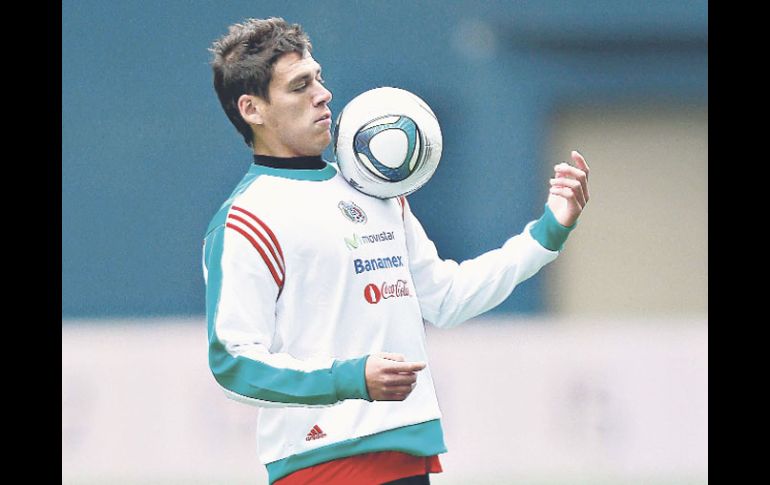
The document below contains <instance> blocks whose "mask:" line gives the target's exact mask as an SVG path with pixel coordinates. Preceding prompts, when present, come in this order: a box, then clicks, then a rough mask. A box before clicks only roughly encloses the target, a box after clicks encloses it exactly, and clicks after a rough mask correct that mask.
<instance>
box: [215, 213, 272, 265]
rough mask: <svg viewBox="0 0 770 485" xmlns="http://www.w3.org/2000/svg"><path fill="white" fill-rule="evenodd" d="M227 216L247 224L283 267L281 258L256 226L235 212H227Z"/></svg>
mask: <svg viewBox="0 0 770 485" xmlns="http://www.w3.org/2000/svg"><path fill="white" fill-rule="evenodd" d="M227 217H228V218H230V219H235V220H236V221H240V222H242V223H243V224H245V225H246V226H247V227H248V228H249V229H251V230H252V231H254V234H256V235H257V237H259V239H261V240H262V242H263V243H265V246H267V249H268V250H269V251H270V254H272V255H273V259H275V261H276V262H277V263H280V265H281V266H282V267H284V264H283V258H279V257H278V255H277V254H275V250H274V249H273V245H272V244H270V243H269V242H267V239H265V236H263V235H262V232H261V231H259V230H257V228H256V227H254V226H253V225H251V223H250V222H249V221H247V220H246V219H244V218H243V217H241V216H238V215H236V214H228V216H227Z"/></svg>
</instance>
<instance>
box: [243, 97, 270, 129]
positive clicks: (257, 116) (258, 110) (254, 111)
mask: <svg viewBox="0 0 770 485" xmlns="http://www.w3.org/2000/svg"><path fill="white" fill-rule="evenodd" d="M263 103H264V102H263V101H262V100H261V99H260V98H259V97H258V96H254V95H253V94H242V95H241V97H240V98H238V111H240V113H241V116H242V117H243V119H244V120H245V121H246V123H248V124H250V125H261V124H263V123H264V122H265V120H264V119H263V118H262V104H263Z"/></svg>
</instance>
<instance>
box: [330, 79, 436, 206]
mask: <svg viewBox="0 0 770 485" xmlns="http://www.w3.org/2000/svg"><path fill="white" fill-rule="evenodd" d="M441 141H442V139H441V128H440V127H439V124H438V119H436V115H435V114H434V113H433V110H431V109H430V107H429V106H428V105H427V103H425V101H423V100H422V99H420V98H419V97H418V96H416V95H415V94H413V93H410V92H409V91H406V90H404V89H398V88H391V87H383V88H376V89H371V90H369V91H366V92H364V93H362V94H359V95H358V96H356V97H355V98H353V99H352V100H351V101H350V102H349V103H348V104H347V105H346V106H345V108H343V110H342V111H341V112H340V113H339V115H338V116H337V120H336V121H335V123H334V140H333V146H334V155H335V157H336V158H337V165H338V167H339V169H340V172H341V173H342V175H343V177H345V180H347V181H348V183H349V184H350V185H352V186H353V187H355V188H356V189H358V190H359V191H360V192H363V193H365V194H368V195H372V196H374V197H379V198H381V199H388V198H390V197H397V196H399V195H406V194H410V193H412V192H414V191H415V190H417V189H419V188H420V187H422V186H423V185H425V183H426V182H428V180H429V179H430V178H431V177H432V176H433V173H434V172H435V171H436V167H438V162H439V160H440V159H441Z"/></svg>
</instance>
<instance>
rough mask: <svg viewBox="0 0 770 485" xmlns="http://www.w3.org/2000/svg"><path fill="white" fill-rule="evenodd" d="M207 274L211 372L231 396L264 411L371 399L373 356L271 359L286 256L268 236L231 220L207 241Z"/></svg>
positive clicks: (274, 355) (256, 227)
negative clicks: (369, 363) (367, 370)
mask: <svg viewBox="0 0 770 485" xmlns="http://www.w3.org/2000/svg"><path fill="white" fill-rule="evenodd" d="M242 219H243V220H247V222H248V219H247V218H242ZM260 222H261V221H260ZM264 227H265V229H267V226H264ZM203 274H204V279H205V281H206V319H207V323H208V343H209V367H210V369H211V371H212V373H213V375H214V378H215V380H216V382H217V383H218V384H219V385H220V386H221V387H222V388H223V389H224V391H225V394H226V395H227V396H228V397H230V398H232V399H234V400H237V401H240V402H244V403H247V404H251V405H255V406H261V407H281V406H328V405H333V404H336V403H338V402H340V401H342V400H345V399H366V400H370V398H369V395H368V392H367V389H366V382H365V373H364V368H365V365H366V358H367V357H368V356H363V357H360V358H355V359H349V360H335V359H332V358H326V359H313V360H299V359H296V358H294V357H292V356H291V355H289V354H287V353H276V352H271V347H272V344H273V338H274V334H275V311H276V299H277V298H278V295H279V292H280V289H281V286H282V284H283V254H282V252H281V249H280V246H279V245H278V241H277V239H276V238H275V236H274V235H273V234H272V232H271V231H269V229H267V231H264V230H262V229H261V227H260V226H259V225H258V224H257V223H256V221H251V222H250V223H249V224H245V223H243V222H241V221H238V220H234V219H233V218H232V217H231V216H228V223H227V224H224V225H221V226H219V227H217V228H215V229H213V230H212V231H211V232H210V233H209V234H208V235H207V236H206V238H205V240H204V246H203Z"/></svg>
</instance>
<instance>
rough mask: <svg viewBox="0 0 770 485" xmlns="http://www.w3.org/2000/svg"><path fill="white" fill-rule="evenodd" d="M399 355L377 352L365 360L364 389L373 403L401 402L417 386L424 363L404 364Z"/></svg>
mask: <svg viewBox="0 0 770 485" xmlns="http://www.w3.org/2000/svg"><path fill="white" fill-rule="evenodd" d="M404 360H405V358H404V356H403V355H401V354H393V353H389V352H378V353H375V354H372V355H370V356H369V358H368V359H366V370H365V374H366V389H367V390H368V391H369V397H370V398H372V400H374V401H403V400H404V399H406V397H407V396H408V395H409V394H410V393H411V392H412V390H413V389H414V387H415V386H416V385H417V372H419V371H421V370H423V369H424V368H425V366H426V363H425V362H405V361H404Z"/></svg>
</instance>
